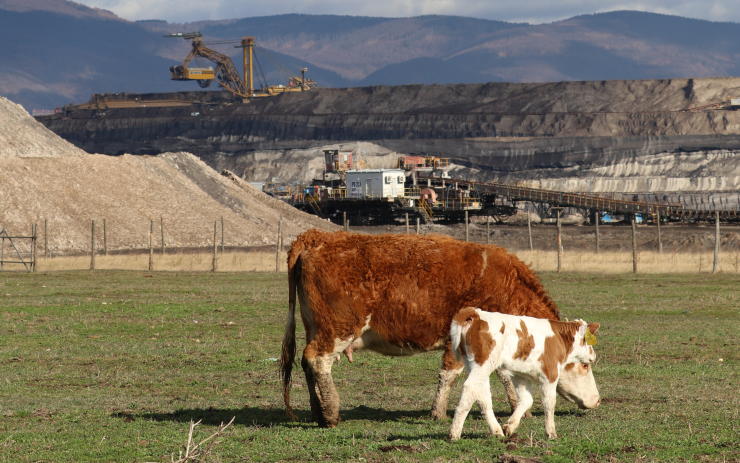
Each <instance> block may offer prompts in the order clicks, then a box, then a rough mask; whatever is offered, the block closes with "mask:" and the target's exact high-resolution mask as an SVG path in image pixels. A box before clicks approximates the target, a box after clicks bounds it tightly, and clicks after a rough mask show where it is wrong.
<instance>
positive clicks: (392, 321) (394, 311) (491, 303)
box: [280, 230, 559, 426]
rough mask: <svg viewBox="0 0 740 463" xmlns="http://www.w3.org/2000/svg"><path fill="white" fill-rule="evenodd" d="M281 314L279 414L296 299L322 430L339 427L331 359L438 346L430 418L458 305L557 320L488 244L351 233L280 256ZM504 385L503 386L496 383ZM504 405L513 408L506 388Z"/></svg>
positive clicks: (513, 263)
mask: <svg viewBox="0 0 740 463" xmlns="http://www.w3.org/2000/svg"><path fill="white" fill-rule="evenodd" d="M288 282H289V313H288V322H287V325H286V328H285V335H284V338H283V347H282V354H281V357H280V366H281V374H282V380H283V397H284V401H285V406H286V409H287V411H288V413H289V415H291V416H294V415H293V413H292V410H291V407H290V378H291V372H292V367H293V361H294V358H295V353H296V344H295V306H296V293H297V295H298V298H299V299H300V302H301V318H302V320H303V325H304V327H305V330H306V337H307V339H306V347H305V349H304V350H303V358H302V360H301V365H302V367H303V370H304V372H305V374H306V380H307V384H308V390H309V395H310V399H311V411H312V413H313V416H314V418H315V419H316V420H317V421H318V423H319V424H320V425H322V426H335V425H336V424H337V422H338V421H339V396H338V395H337V392H336V388H335V386H334V382H333V380H332V377H331V368H332V364H333V363H334V361H335V360H336V359H337V358H338V355H339V354H340V353H342V352H346V353H347V354H348V357H350V356H351V352H352V350H357V349H360V348H367V349H371V350H374V351H377V352H380V353H383V354H387V355H410V354H413V353H416V352H423V351H428V350H432V349H438V348H439V349H441V348H445V347H447V352H445V355H444V356H443V361H442V370H441V372H440V374H439V385H438V388H437V395H436V397H435V402H434V406H433V411H432V414H433V415H434V416H435V417H436V418H440V419H441V418H443V417H446V416H447V401H448V397H449V390H450V386H451V384H452V382H453V381H454V379H455V378H456V377H457V375H459V374H460V373H461V372H462V370H463V363H462V362H461V361H459V360H457V359H455V356H454V354H452V351H450V350H449V341H448V337H449V336H448V335H449V327H450V322H451V320H452V317H453V315H454V314H455V313H457V311H458V310H459V309H460V307H464V306H467V305H471V306H473V305H474V306H476V307H481V308H482V309H484V310H487V311H496V312H505V313H510V314H515V315H531V316H533V317H538V318H547V319H552V320H557V319H558V318H559V313H558V309H557V307H556V306H555V303H554V302H553V301H552V300H551V299H550V297H549V296H548V295H547V294H546V292H545V290H544V289H543V288H542V285H541V284H540V282H539V280H538V279H537V277H536V276H535V275H534V274H533V273H532V271H530V270H529V268H527V266H526V265H525V264H524V263H522V262H521V261H520V260H519V259H517V258H516V257H515V256H513V255H511V254H509V253H507V252H506V251H505V250H504V249H501V248H499V247H496V246H485V245H480V244H474V243H466V242H460V241H457V240H454V239H452V238H449V237H445V236H435V235H427V236H416V235H361V234H355V233H347V232H335V233H327V232H321V231H318V230H309V231H307V232H305V233H303V234H301V235H300V236H299V237H298V238H297V239H296V241H295V242H294V243H293V245H292V246H291V249H290V252H289V253H288ZM505 384H506V383H505ZM510 384H511V383H510V382H509V387H508V388H507V393H508V396H509V401H510V403H512V406H513V403H515V402H516V394H515V392H514V390H513V388H512V387H510Z"/></svg>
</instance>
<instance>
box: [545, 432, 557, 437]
mask: <svg viewBox="0 0 740 463" xmlns="http://www.w3.org/2000/svg"><path fill="white" fill-rule="evenodd" d="M547 438H548V439H557V438H558V433H556V432H555V431H552V432H548V433H547Z"/></svg>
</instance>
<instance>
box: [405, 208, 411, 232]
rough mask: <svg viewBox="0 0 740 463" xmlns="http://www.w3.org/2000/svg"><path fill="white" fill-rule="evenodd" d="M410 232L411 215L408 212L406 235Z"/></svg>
mask: <svg viewBox="0 0 740 463" xmlns="http://www.w3.org/2000/svg"><path fill="white" fill-rule="evenodd" d="M410 231H411V227H410V225H409V213H408V212H407V213H406V234H407V235H408V234H409V232H410Z"/></svg>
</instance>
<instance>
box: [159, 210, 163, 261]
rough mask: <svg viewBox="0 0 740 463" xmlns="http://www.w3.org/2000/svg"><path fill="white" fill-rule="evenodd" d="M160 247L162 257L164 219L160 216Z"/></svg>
mask: <svg viewBox="0 0 740 463" xmlns="http://www.w3.org/2000/svg"><path fill="white" fill-rule="evenodd" d="M159 245H160V246H161V248H162V255H164V218H162V216H161V215H160V216H159Z"/></svg>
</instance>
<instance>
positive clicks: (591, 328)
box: [588, 322, 601, 334]
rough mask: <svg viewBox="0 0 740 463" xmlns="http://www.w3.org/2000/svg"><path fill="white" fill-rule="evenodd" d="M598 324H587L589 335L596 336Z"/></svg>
mask: <svg viewBox="0 0 740 463" xmlns="http://www.w3.org/2000/svg"><path fill="white" fill-rule="evenodd" d="M599 326H601V325H599V323H598V322H593V323H589V324H588V330H589V331H590V332H591V334H596V332H597V331H599Z"/></svg>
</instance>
